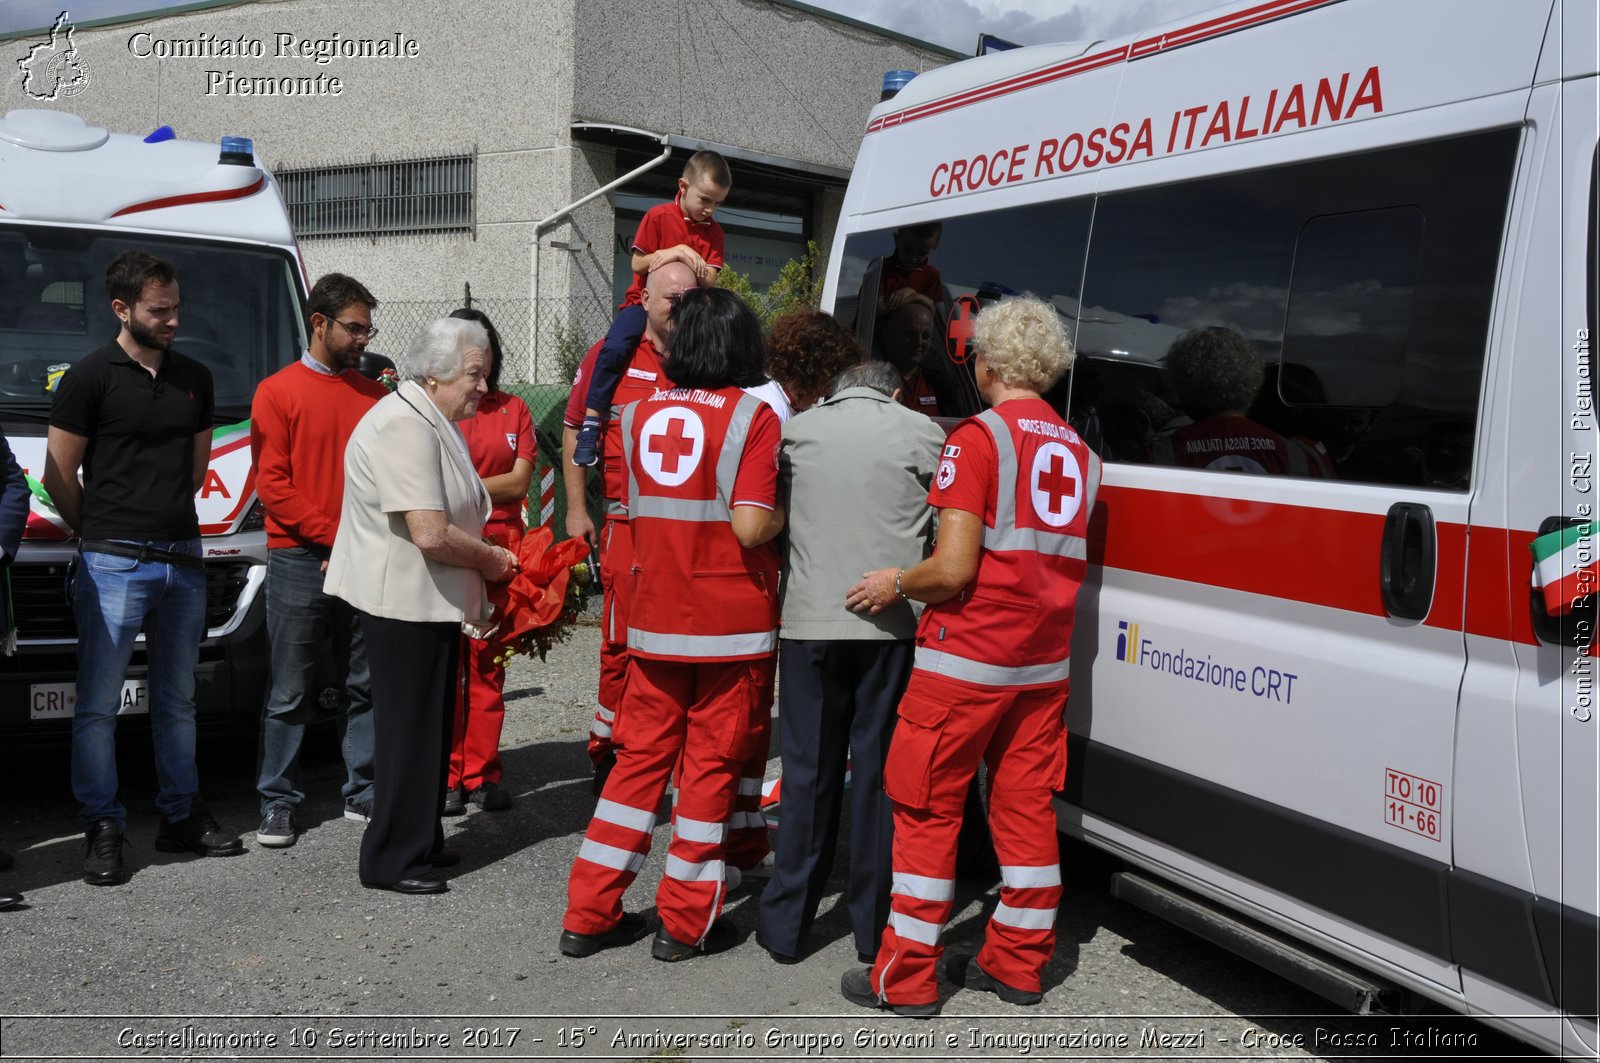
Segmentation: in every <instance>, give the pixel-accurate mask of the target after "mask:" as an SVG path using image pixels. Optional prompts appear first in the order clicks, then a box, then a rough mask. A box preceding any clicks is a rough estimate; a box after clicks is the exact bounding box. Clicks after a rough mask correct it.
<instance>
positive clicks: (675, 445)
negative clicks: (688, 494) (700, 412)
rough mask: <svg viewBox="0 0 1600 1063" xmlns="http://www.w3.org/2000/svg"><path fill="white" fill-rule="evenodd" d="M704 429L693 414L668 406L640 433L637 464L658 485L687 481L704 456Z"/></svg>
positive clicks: (652, 417) (650, 420)
mask: <svg viewBox="0 0 1600 1063" xmlns="http://www.w3.org/2000/svg"><path fill="white" fill-rule="evenodd" d="M705 439H706V431H705V427H704V426H703V425H702V424H701V423H700V418H699V417H697V416H695V414H694V411H692V410H688V409H685V408H684V407H682V406H671V407H668V408H667V409H664V410H660V411H658V412H656V413H655V414H652V415H651V417H650V419H649V420H647V421H646V422H645V424H644V428H643V429H642V430H641V431H640V432H639V464H640V465H642V466H644V471H645V472H647V473H649V475H650V478H651V479H653V480H655V481H656V482H657V483H662V484H665V485H667V486H668V487H676V486H677V485H679V484H681V483H683V482H684V481H685V480H687V479H688V478H689V477H690V476H691V475H692V474H693V473H694V470H695V469H696V468H697V467H698V466H699V464H700V455H701V454H703V453H704V452H705Z"/></svg>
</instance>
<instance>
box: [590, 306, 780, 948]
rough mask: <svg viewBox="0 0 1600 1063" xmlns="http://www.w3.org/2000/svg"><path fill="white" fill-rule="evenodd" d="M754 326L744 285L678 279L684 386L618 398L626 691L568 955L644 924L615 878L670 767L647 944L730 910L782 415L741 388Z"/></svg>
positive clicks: (696, 933)
mask: <svg viewBox="0 0 1600 1063" xmlns="http://www.w3.org/2000/svg"><path fill="white" fill-rule="evenodd" d="M760 337H761V330H760V325H759V324H758V323H757V322H756V319H755V315H754V314H752V313H751V312H750V309H749V308H748V307H747V306H745V305H744V303H743V301H742V300H740V299H739V297H738V296H736V295H734V294H732V293H731V292H727V291H723V290H720V289H715V288H710V289H698V290H691V291H685V292H684V293H683V295H682V298H681V300H680V302H679V304H678V307H677V309H676V310H675V311H674V312H673V329H672V336H671V338H670V340H669V341H668V345H667V346H668V350H667V358H666V363H665V365H664V366H663V368H664V369H665V370H666V372H667V373H668V374H669V375H670V376H671V377H672V379H673V380H674V381H676V382H677V383H678V385H679V386H678V387H676V388H673V389H671V390H668V391H661V392H657V393H656V394H655V395H653V396H651V397H650V398H648V399H643V400H641V401H639V402H636V403H633V404H632V405H630V406H628V407H627V409H626V410H625V411H624V412H623V415H622V439H623V449H624V453H625V457H626V462H625V464H626V465H627V470H628V481H629V485H628V499H627V505H628V521H629V524H630V526H631V528H632V531H633V545H634V565H633V568H632V571H631V579H632V581H633V587H632V593H631V598H632V607H631V612H630V614H629V617H628V682H627V693H626V695H625V696H624V699H623V703H622V710H621V711H620V712H618V713H617V726H616V737H617V741H618V745H619V747H620V748H619V749H618V751H617V765H616V767H615V768H614V769H612V772H611V775H610V777H609V778H608V779H607V780H606V785H605V789H604V790H602V791H601V794H600V801H599V802H598V804H597V805H596V806H595V812H594V818H593V819H592V820H591V821H590V822H589V829H588V831H587V832H586V834H585V837H584V841H583V847H582V848H581V849H580V850H579V851H578V858H577V860H576V861H575V862H574V863H573V866H572V874H571V877H570V878H569V880H568V883H567V913H566V917H565V918H564V919H563V920H562V934H561V942H560V947H561V951H562V952H563V953H565V954H566V955H568V956H589V955H592V954H593V953H595V952H598V951H600V950H601V949H604V948H609V947H612V946H615V945H624V944H627V943H628V942H630V941H634V940H637V939H638V938H639V937H641V936H642V935H643V934H644V933H645V931H646V929H647V928H646V925H645V921H644V918H643V917H642V916H640V915H638V914H637V913H626V914H625V913H624V912H623V910H622V895H623V893H624V891H626V890H627V888H628V886H629V884H630V883H632V882H633V879H634V876H635V875H637V874H638V872H639V868H640V867H641V866H642V865H643V864H644V860H645V856H646V854H648V853H649V851H650V840H651V832H652V831H653V830H654V829H655V824H656V808H657V807H658V805H659V804H660V802H661V795H662V793H663V791H664V790H665V789H666V785H667V780H668V778H669V777H670V776H671V775H672V773H673V769H674V767H678V785H679V794H678V800H677V803H676V805H675V807H674V808H673V816H672V843H671V847H670V848H669V849H668V852H667V862H666V871H665V873H664V874H663V876H662V878H661V884H660V886H659V887H658V888H657V890H656V909H657V911H658V912H659V913H660V915H661V927H660V929H659V930H658V931H657V933H656V939H655V942H654V944H653V946H652V947H651V950H650V951H651V955H652V956H654V957H655V958H656V959H658V960H665V961H668V962H673V961H676V960H682V959H687V958H688V957H690V956H694V955H696V954H697V953H699V952H702V951H706V950H707V948H708V939H711V938H712V937H713V935H714V933H715V931H716V928H717V926H718V925H719V924H718V923H717V916H718V915H719V914H720V913H721V911H722V904H723V900H724V899H725V898H726V896H727V884H726V882H725V876H726V873H727V872H726V862H725V859H724V854H723V842H724V839H725V831H726V825H727V823H728V820H729V819H730V817H731V815H732V812H733V807H734V798H735V795H736V793H737V791H738V786H739V776H740V774H741V772H740V769H741V767H742V766H743V764H744V762H745V761H747V760H748V759H750V756H751V754H752V753H753V752H754V751H755V750H756V749H765V748H766V741H767V726H766V720H767V713H766V706H767V704H768V702H766V701H763V697H762V695H763V691H764V690H765V689H766V685H767V682H768V677H769V676H770V674H771V669H772V660H773V654H774V651H775V649H776V647H777V638H778V630H777V629H778V610H777V588H778V564H779V558H778V552H777V550H776V549H774V548H773V546H772V545H771V540H772V538H773V537H774V536H775V535H777V534H778V531H779V530H780V529H781V528H782V527H783V510H782V508H781V507H780V506H779V505H778V501H777V481H778V476H777V473H778V468H777V450H778V440H779V435H780V432H779V427H778V418H777V415H776V414H774V413H773V412H772V410H771V409H770V408H769V407H768V406H767V405H766V404H765V403H763V402H762V401H761V400H760V399H757V398H755V397H754V396H752V395H748V394H746V393H744V392H743V391H741V390H740V385H741V384H744V383H746V382H748V381H749V380H750V378H751V376H752V375H753V374H758V373H759V372H760V369H761V339H760ZM680 765H681V766H680ZM717 936H718V937H721V936H722V935H720V934H719V935H717Z"/></svg>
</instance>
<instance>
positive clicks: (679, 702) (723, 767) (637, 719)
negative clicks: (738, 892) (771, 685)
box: [561, 657, 771, 944]
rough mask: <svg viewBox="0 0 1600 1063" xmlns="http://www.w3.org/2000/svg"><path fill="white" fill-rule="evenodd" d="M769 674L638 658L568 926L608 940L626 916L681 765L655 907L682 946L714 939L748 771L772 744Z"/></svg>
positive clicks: (570, 895)
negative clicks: (742, 778)
mask: <svg viewBox="0 0 1600 1063" xmlns="http://www.w3.org/2000/svg"><path fill="white" fill-rule="evenodd" d="M763 668H765V669H766V670H767V672H768V673H769V674H770V669H771V665H770V664H768V663H767V662H766V661H759V662H752V661H717V662H708V663H704V664H687V663H682V662H677V661H658V660H654V659H649V658H641V657H632V658H630V659H629V662H628V703H627V707H626V711H624V712H623V713H622V714H621V716H620V717H619V719H618V725H619V730H618V733H617V739H618V744H617V766H616V767H615V768H614V769H613V770H612V772H611V776H610V778H608V779H607V780H606V786H605V790H604V791H602V792H601V794H600V800H599V802H598V803H597V804H596V806H595V810H594V818H593V819H591V820H590V821H589V829H588V830H587V831H586V832H585V834H584V839H583V846H582V848H581V849H579V851H578V858H577V860H575V861H574V862H573V865H572V873H571V875H570V876H569V878H568V880H567V914H566V916H565V918H563V919H562V921H561V926H562V929H564V930H572V931H575V932H577V933H579V934H600V933H604V932H605V931H607V930H610V929H611V928H612V927H614V926H616V925H617V923H618V922H619V921H620V920H621V919H622V895H623V893H624V892H625V891H626V890H627V888H628V886H629V885H630V884H631V883H632V882H633V880H634V877H635V876H636V875H638V873H639V868H640V867H642V866H643V865H644V860H645V856H646V855H647V854H648V853H649V852H650V842H651V832H652V831H653V830H654V829H655V826H656V809H657V808H658V807H659V806H660V803H661V795H662V793H663V792H664V791H665V790H666V786H667V780H668V778H670V777H671V775H672V773H673V768H674V767H675V766H677V767H678V776H679V792H678V801H677V804H676V806H675V807H674V809H673V813H672V842H671V845H670V846H669V848H668V849H667V866H666V870H665V872H664V873H663V874H662V876H661V884H660V885H659V886H658V887H657V889H656V911H657V912H658V914H659V915H660V916H661V925H662V927H663V928H665V930H666V932H667V933H668V934H670V935H672V937H673V938H675V939H676V940H678V941H683V942H693V943H696V944H698V943H699V942H701V941H703V940H704V939H705V936H706V934H707V932H708V931H709V930H710V929H711V923H712V921H713V920H714V919H716V917H717V916H718V914H720V913H721V911H722V902H723V900H724V899H725V897H726V894H727V890H726V888H725V887H724V885H723V877H724V874H725V867H726V864H725V861H724V857H723V842H724V840H725V837H726V830H727V824H728V820H729V819H730V817H731V816H732V814H733V804H734V797H735V794H736V793H737V791H738V787H739V775H740V771H741V769H742V766H743V764H744V762H745V761H746V760H747V759H748V757H749V755H750V750H751V749H752V748H755V747H757V746H759V747H760V748H763V749H765V748H766V742H767V733H766V729H765V726H764V723H763V721H764V720H765V719H766V714H765V713H762V712H760V711H759V709H758V706H759V705H760V703H761V701H760V694H759V690H760V687H761V684H762V670H763ZM680 758H681V763H680Z"/></svg>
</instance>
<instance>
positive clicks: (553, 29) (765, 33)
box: [0, 0, 950, 381]
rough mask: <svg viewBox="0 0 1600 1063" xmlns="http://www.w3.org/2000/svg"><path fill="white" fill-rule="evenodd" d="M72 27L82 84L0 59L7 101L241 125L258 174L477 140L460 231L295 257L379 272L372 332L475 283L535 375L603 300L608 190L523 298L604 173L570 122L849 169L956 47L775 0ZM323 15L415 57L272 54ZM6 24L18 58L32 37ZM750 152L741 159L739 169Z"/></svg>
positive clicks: (600, 312)
mask: <svg viewBox="0 0 1600 1063" xmlns="http://www.w3.org/2000/svg"><path fill="white" fill-rule="evenodd" d="M74 32H75V36H74V44H75V45H76V47H77V48H78V50H79V53H80V56H81V58H82V62H83V63H84V65H85V66H86V68H87V71H88V73H89V75H90V83H89V85H88V86H87V88H86V89H84V91H82V92H81V93H80V94H78V95H76V96H74V97H72V98H71V99H63V100H59V101H50V102H39V101H33V100H30V99H28V98H27V97H26V96H25V95H24V94H23V93H22V92H21V89H20V77H19V75H18V74H17V73H15V72H14V68H13V71H12V72H9V73H8V74H7V75H6V81H5V85H6V92H5V95H4V99H3V101H0V108H3V109H11V108H13V107H20V106H31V107H57V108H62V109H66V110H70V111H72V112H73V113H76V114H78V115H80V116H82V117H83V118H84V119H86V120H87V121H90V122H92V123H95V124H99V125H103V126H106V127H107V128H109V129H113V130H116V131H119V132H138V131H147V130H150V129H153V128H155V127H156V126H158V125H160V124H163V123H165V124H170V125H171V126H173V128H174V129H175V130H176V131H177V133H178V135H179V136H181V137H183V138H185V139H190V140H211V141H214V140H216V139H217V138H218V137H220V136H222V135H224V134H237V135H244V136H250V137H252V138H253V139H254V141H255V149H256V157H257V159H258V160H259V161H260V162H262V163H263V164H264V165H266V166H268V167H270V168H272V169H273V170H275V171H283V170H298V169H306V168H318V167H333V166H345V165H352V164H360V163H366V162H369V161H373V160H374V159H375V160H377V161H409V160H414V159H419V158H428V157H436V156H440V155H450V154H469V153H475V155H476V159H477V164H476V165H477V169H476V182H475V184H476V196H475V224H474V229H473V231H472V232H452V233H436V234H434V233H419V234H406V235H378V236H349V237H319V236H315V235H308V236H306V237H304V238H303V239H302V250H303V253H304V255H305V259H306V266H307V269H308V271H309V272H310V274H311V275H312V277H313V278H315V277H316V276H318V275H320V274H322V273H325V272H329V271H334V270H337V271H340V272H346V273H350V274H351V275H353V276H356V277H358V278H360V279H361V280H362V281H364V282H365V283H366V284H367V285H368V286H369V287H370V288H371V289H372V290H373V292H374V294H375V295H377V297H378V298H379V299H380V300H381V301H382V302H383V303H384V306H383V307H380V310H379V321H380V324H381V325H384V326H385V331H387V332H389V333H390V335H389V336H386V337H385V339H384V340H383V342H382V344H381V346H382V347H384V348H385V349H389V348H390V347H392V346H395V345H398V344H401V343H403V342H404V341H405V339H406V338H408V337H409V334H410V331H411V330H412V329H414V327H415V325H416V324H417V323H418V320H419V319H420V318H421V317H425V316H432V315H433V314H435V313H438V312H442V311H443V310H446V309H448V308H449V307H450V306H453V305H456V304H458V303H459V301H460V299H461V297H462V291H463V285H464V284H466V283H470V284H471V287H472V293H473V297H474V299H475V300H478V301H481V302H483V303H484V304H485V306H486V308H488V309H489V310H490V312H491V314H493V315H495V317H496V320H497V323H500V322H501V319H502V316H506V317H509V318H512V319H513V320H508V321H505V322H504V323H502V324H501V328H502V332H503V333H504V334H505V335H506V337H507V341H508V344H513V343H514V345H515V346H517V347H519V348H520V349H521V353H517V352H514V354H516V356H517V357H518V358H519V361H521V362H522V363H523V364H522V365H520V366H519V367H518V369H519V373H521V374H523V375H526V376H528V377H529V378H530V379H531V378H533V377H537V378H538V379H541V380H552V381H553V380H556V379H558V378H559V375H560V374H559V371H558V370H557V368H556V354H557V350H556V346H557V345H556V344H555V343H553V342H552V340H553V338H554V336H555V334H556V333H557V332H565V333H577V334H586V333H589V332H594V334H595V336H598V335H599V331H603V329H604V327H605V324H606V322H607V321H608V320H609V316H610V313H611V309H612V307H611V303H612V271H613V263H614V257H613V251H612V244H613V241H614V231H615V221H614V218H613V213H612V208H611V203H610V200H609V198H608V197H606V196H601V197H599V198H598V199H597V200H595V201H593V202H591V203H589V204H587V205H586V206H584V207H582V208H579V209H578V210H577V211H575V212H574V213H573V214H572V215H571V216H570V217H568V218H565V219H563V220H562V221H560V222H559V223H557V224H554V225H552V226H551V227H549V228H548V229H547V230H546V231H545V232H544V233H543V235H542V240H541V241H540V248H539V251H538V289H539V290H538V294H539V310H538V311H537V313H535V312H534V311H533V310H532V307H531V303H530V302H529V300H530V298H531V295H532V287H533V283H532V279H533V278H532V274H533V269H532V268H531V261H532V257H533V251H532V246H533V242H534V229H535V226H536V224H537V223H538V222H539V221H540V220H541V219H544V218H547V217H549V216H550V215H552V214H553V213H555V212H557V211H559V210H561V209H562V208H564V207H566V206H568V205H569V204H571V203H573V202H574V201H576V200H578V199H580V198H582V197H583V196H585V195H587V194H589V193H591V192H593V191H595V190H596V189H599V188H601V187H602V186H604V185H606V184H608V183H610V182H612V181H613V180H615V179H616V178H617V177H618V176H620V175H619V173H618V168H617V167H618V164H617V160H616V152H615V149H614V148H611V147H607V146H603V145H599V144H594V143H587V142H578V141H575V140H574V139H573V138H572V136H571V134H570V127H571V123H572V122H573V121H577V120H595V121H607V122H613V123H617V124H623V125H628V126H635V127H640V128H644V129H648V130H651V131H654V132H657V133H673V134H677V135H679V136H681V137H684V138H687V139H693V140H702V141H708V142H711V143H718V144H727V145H732V146H736V147H740V148H744V149H748V150H753V151H758V152H761V153H765V154H767V155H771V156H775V157H781V158H789V159H795V160H799V161H801V162H803V163H809V164H815V165H822V166H828V167H835V168H837V169H840V170H844V169H848V168H849V167H850V166H851V164H852V163H853V161H854V158H855V154H856V150H857V147H858V145H859V143H860V138H861V133H862V129H863V127H864V125H865V120H866V115H867V112H868V110H869V109H870V108H871V107H872V105H873V104H874V103H875V102H876V101H877V97H878V85H879V81H880V79H881V76H882V72H883V71H884V70H887V69H895V68H907V69H915V70H922V69H927V68H929V67H932V66H936V65H940V64H942V63H945V62H948V61H949V58H950V57H949V56H948V54H946V53H942V52H939V51H938V50H935V49H931V48H919V47H917V46H915V45H913V44H911V43H909V42H906V41H903V40H899V39H895V38H890V37H886V36H884V35H882V34H878V33H874V32H872V31H871V30H869V29H866V28H863V27H858V26H854V25H850V24H847V23H841V22H839V21H837V20H833V19H830V18H827V17H826V16H823V15H821V14H819V13H816V12H812V11H809V10H804V9H801V8H798V7H795V6H791V5H789V4H786V3H783V2H778V0H608V2H607V3H604V4H601V3H584V2H580V0H532V2H528V0H472V2H464V0H443V2H435V3H429V4H423V3H420V2H409V0H408V2H404V3H397V2H393V0H274V2H271V3H267V2H241V3H237V4H229V5H221V6H215V7H207V8H200V9H197V10H189V11H179V12H175V13H169V14H165V15H159V16H156V17H152V18H148V19H142V20H132V21H122V22H117V23H115V24H112V25H108V26H100V27H93V28H83V27H78V28H76V29H75V31H74ZM336 34H338V35H341V36H342V37H343V38H346V39H348V38H358V39H375V40H379V39H386V38H387V39H390V40H395V39H397V38H398V39H399V40H400V41H402V42H411V43H410V44H409V45H408V47H409V49H410V51H411V52H412V54H410V55H407V56H405V57H401V58H381V57H345V56H334V57H331V58H330V59H329V60H328V61H326V62H317V61H315V60H314V59H312V58H305V57H297V56H295V55H293V54H285V50H286V47H288V48H294V49H301V48H303V43H302V42H305V41H327V40H329V39H331V38H333V37H334V36H335V35H336ZM5 44H6V48H7V54H10V53H11V52H15V53H16V54H18V55H21V54H23V53H24V52H25V50H26V45H27V42H26V41H20V40H13V41H9V42H5ZM241 44H242V46H243V47H242V49H241ZM230 51H231V52H233V53H236V54H228V53H229V52H230ZM241 52H242V54H238V53H241ZM257 52H259V53H260V54H255V53H257ZM8 65H11V64H8ZM213 72H214V73H213ZM284 78H289V79H294V80H295V82H296V87H297V88H298V89H300V91H299V92H296V93H295V94H283V93H282V87H283V86H282V85H281V83H280V84H278V86H277V87H278V88H279V89H280V92H279V93H278V94H274V95H264V94H261V91H260V84H261V83H262V82H265V81H267V80H271V81H273V82H278V80H279V79H284ZM335 78H337V79H338V82H339V85H338V91H337V92H334V91H333V85H332V79H335ZM630 147H634V148H636V149H639V150H648V149H650V142H649V141H648V140H645V139H642V138H640V139H638V142H637V144H636V145H635V144H630ZM630 165H631V164H630ZM665 165H666V167H667V168H668V169H676V168H677V167H678V166H679V165H681V164H680V163H679V162H677V161H672V160H669V161H668V162H667V163H666V164H665ZM743 165H745V164H742V163H740V162H739V161H738V160H735V183H736V185H737V182H738V177H737V175H738V171H739V169H740V168H741V166H743ZM841 198H842V193H841V191H839V190H829V189H824V190H820V191H818V192H817V193H816V194H815V196H814V198H813V217H814V220H815V228H816V233H817V236H818V239H819V243H822V244H824V245H826V244H827V243H828V242H829V241H830V240H831V236H832V232H833V228H834V225H835V223H836V220H837V216H838V209H839V203H840V200H841ZM408 308H409V309H408ZM402 311H404V313H402ZM596 330H599V331H596ZM536 338H537V344H538V349H539V358H538V361H537V363H535V362H534V360H533V357H532V354H533V349H534V346H535V341H536Z"/></svg>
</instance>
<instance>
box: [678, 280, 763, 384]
mask: <svg viewBox="0 0 1600 1063" xmlns="http://www.w3.org/2000/svg"><path fill="white" fill-rule="evenodd" d="M765 355H766V348H765V346H764V345H763V344H762V342H761V322H760V321H758V320H757V319H756V315H755V314H754V313H753V312H751V310H750V307H749V306H748V305H746V303H745V301H744V300H743V299H741V298H739V297H738V296H737V295H735V294H733V293H732V292H730V291H728V290H727V289H726V288H691V289H689V290H687V291H685V292H683V293H682V294H681V295H679V296H678V305H677V307H676V308H675V309H674V310H673V311H672V335H671V336H670V337H669V338H668V340H667V358H666V361H665V363H664V364H663V366H662V368H663V369H665V370H666V371H667V375H668V376H669V377H671V378H672V379H673V380H674V381H676V382H677V385H678V387H679V388H680V389H682V388H728V387H733V388H748V387H755V386H756V385H757V384H760V383H763V382H764V381H765V380H766V379H767V378H766V375H765V374H764V373H762V371H761V365H762V362H763V360H764V359H765Z"/></svg>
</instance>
